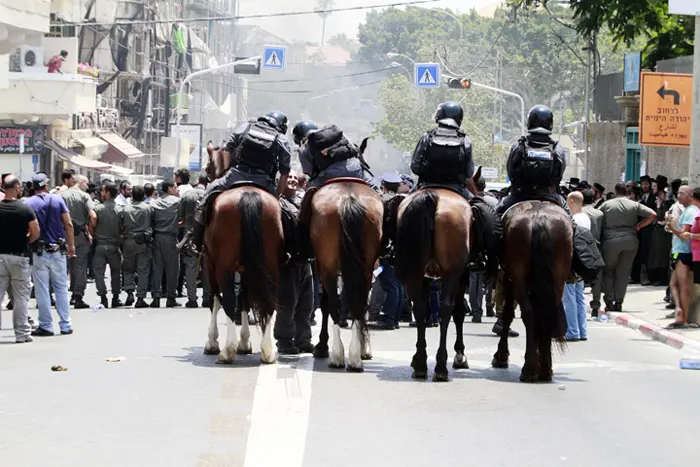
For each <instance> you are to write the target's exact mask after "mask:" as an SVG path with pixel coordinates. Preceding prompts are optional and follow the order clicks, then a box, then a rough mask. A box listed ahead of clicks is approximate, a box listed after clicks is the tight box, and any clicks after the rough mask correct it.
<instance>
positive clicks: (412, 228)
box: [395, 190, 440, 283]
mask: <svg viewBox="0 0 700 467" xmlns="http://www.w3.org/2000/svg"><path fill="white" fill-rule="evenodd" d="M439 198H440V197H439V195H438V194H437V193H436V192H435V191H431V190H423V191H419V192H418V193H417V194H416V195H415V196H413V198H411V199H410V201H409V204H408V206H406V209H405V210H404V212H403V214H402V215H401V218H400V219H399V220H398V225H397V228H396V264H395V267H396V275H397V277H398V279H399V280H400V281H401V282H403V283H406V282H407V281H408V280H409V279H410V278H415V277H423V274H424V272H425V266H426V265H427V264H428V261H429V260H430V256H431V254H432V251H433V240H434V237H435V213H436V211H437V205H438V200H439Z"/></svg>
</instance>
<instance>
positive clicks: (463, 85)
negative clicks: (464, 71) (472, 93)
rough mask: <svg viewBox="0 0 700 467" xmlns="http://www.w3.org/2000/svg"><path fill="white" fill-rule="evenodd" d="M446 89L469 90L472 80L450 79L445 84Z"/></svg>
mask: <svg viewBox="0 0 700 467" xmlns="http://www.w3.org/2000/svg"><path fill="white" fill-rule="evenodd" d="M447 87H448V88H451V89H470V88H471V87H472V80H470V79H467V78H464V79H457V78H450V80H449V81H448V82H447Z"/></svg>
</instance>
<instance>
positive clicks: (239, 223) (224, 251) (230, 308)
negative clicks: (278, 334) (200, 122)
mask: <svg viewBox="0 0 700 467" xmlns="http://www.w3.org/2000/svg"><path fill="white" fill-rule="evenodd" d="M207 149H208V150H209V151H210V152H209V154H210V161H209V165H208V166H207V174H209V176H210V178H211V177H216V176H221V175H223V173H224V172H225V169H224V168H225V167H228V163H229V161H230V156H231V155H230V153H228V152H227V151H223V150H220V149H218V148H207ZM209 218H210V219H211V222H210V225H209V226H208V228H207V231H206V234H205V237H204V257H205V267H206V271H207V278H208V280H209V283H210V287H211V294H212V297H213V302H212V308H211V322H210V325H209V338H208V340H207V343H206V345H205V347H204V353H206V354H219V357H218V359H217V363H231V362H232V361H233V358H234V357H235V355H236V353H240V354H249V353H251V351H252V349H251V344H250V330H249V328H248V313H247V310H248V309H249V308H252V309H253V311H254V312H255V314H256V315H257V317H258V321H259V323H260V326H261V328H262V331H263V339H262V343H261V354H262V355H261V360H262V361H263V362H264V363H274V361H275V352H274V346H273V343H272V327H273V316H274V311H275V304H276V294H277V284H278V280H279V270H280V265H281V258H282V257H283V254H284V235H283V232H282V218H281V209H280V204H279V201H278V199H277V198H276V197H274V196H273V195H271V194H270V193H269V192H267V191H266V190H264V189H262V188H258V187H256V186H252V185H246V184H245V183H242V184H241V185H240V186H235V187H234V188H232V189H230V190H228V191H226V192H224V193H222V194H220V195H219V196H218V197H217V198H216V199H215V200H214V202H213V203H212V207H211V209H210V215H209ZM236 273H239V274H240V275H241V287H242V290H243V293H242V295H243V296H245V302H246V303H245V304H244V308H243V312H242V313H241V340H240V342H238V340H237V336H236V324H235V314H236V300H237V297H236V294H235V292H234V276H235V274H236ZM221 304H223V307H224V312H225V313H226V317H227V320H226V321H227V335H226V344H225V346H224V349H223V351H222V352H221V353H219V343H218V340H217V339H218V337H219V331H218V326H217V322H216V320H217V315H218V312H219V309H220V307H221Z"/></svg>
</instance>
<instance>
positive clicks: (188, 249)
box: [178, 239, 202, 258]
mask: <svg viewBox="0 0 700 467" xmlns="http://www.w3.org/2000/svg"><path fill="white" fill-rule="evenodd" d="M178 247H179V250H180V253H181V254H183V255H185V256H190V257H192V258H198V257H199V255H201V254H202V252H201V251H199V248H197V246H196V245H195V244H194V242H193V241H192V239H189V240H188V241H187V243H185V244H184V245H182V246H180V245H178Z"/></svg>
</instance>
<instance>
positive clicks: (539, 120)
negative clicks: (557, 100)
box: [527, 105, 554, 135]
mask: <svg viewBox="0 0 700 467" xmlns="http://www.w3.org/2000/svg"><path fill="white" fill-rule="evenodd" d="M552 128H554V114H553V113H552V110H551V109H550V108H549V107H547V106H546V105H536V106H534V107H533V108H531V109H530V112H529V113H528V114H527V132H528V133H534V134H540V135H551V134H552Z"/></svg>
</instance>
